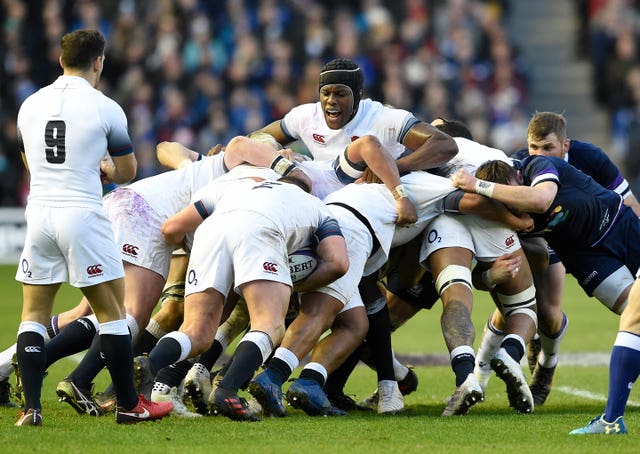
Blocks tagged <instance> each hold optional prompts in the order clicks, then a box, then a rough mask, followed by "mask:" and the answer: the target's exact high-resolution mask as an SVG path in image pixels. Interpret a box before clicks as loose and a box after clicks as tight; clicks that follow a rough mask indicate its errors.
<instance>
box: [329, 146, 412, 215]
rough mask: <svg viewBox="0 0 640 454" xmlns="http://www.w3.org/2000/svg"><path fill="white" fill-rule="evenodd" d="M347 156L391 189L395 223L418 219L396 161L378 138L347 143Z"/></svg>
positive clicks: (342, 164)
mask: <svg viewBox="0 0 640 454" xmlns="http://www.w3.org/2000/svg"><path fill="white" fill-rule="evenodd" d="M347 157H348V161H350V162H357V163H362V162H364V164H365V165H366V166H367V168H368V169H369V170H370V171H371V172H373V173H374V174H375V175H376V176H377V177H378V178H379V179H380V181H382V183H384V185H385V186H386V187H387V189H389V191H391V194H393V198H394V199H395V201H396V213H397V214H398V217H397V219H396V224H398V225H400V226H404V225H410V224H413V223H415V222H416V221H417V220H418V213H417V211H416V207H415V206H414V204H413V203H412V202H411V200H410V199H409V194H408V193H407V191H406V190H405V188H404V186H403V185H402V182H401V181H400V172H399V171H398V166H397V165H396V161H395V160H394V159H393V157H392V156H391V155H390V154H389V153H388V152H387V151H386V150H385V149H384V148H383V147H382V144H381V143H380V141H379V140H377V139H376V138H375V137H372V136H365V137H361V138H360V140H358V141H356V142H353V143H352V144H351V145H349V147H348V148H347ZM341 159H342V157H341ZM340 165H341V166H344V165H346V166H349V163H348V162H347V163H344V162H342V161H341V163H340Z"/></svg>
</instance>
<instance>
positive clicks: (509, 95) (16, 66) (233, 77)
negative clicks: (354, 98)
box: [0, 0, 624, 205]
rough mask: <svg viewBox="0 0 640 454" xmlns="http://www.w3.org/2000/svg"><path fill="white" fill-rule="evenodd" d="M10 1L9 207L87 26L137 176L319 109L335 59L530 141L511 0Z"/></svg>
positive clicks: (389, 98)
mask: <svg viewBox="0 0 640 454" xmlns="http://www.w3.org/2000/svg"><path fill="white" fill-rule="evenodd" d="M0 2H1V3H2V8H0V21H1V22H2V30H1V31H0V33H1V34H2V35H1V36H0V59H1V63H2V64H0V87H2V97H0V109H1V110H0V119H1V120H3V122H2V123H3V128H2V131H1V135H0V175H1V176H2V177H3V179H2V185H0V191H1V193H0V203H2V204H3V205H20V204H22V203H23V199H24V196H25V194H24V187H25V181H26V176H25V175H24V171H23V169H22V165H21V162H20V159H19V156H18V154H17V151H16V144H15V116H16V112H17V110H18V107H19V105H20V103H21V102H22V100H23V99H24V98H25V97H27V96H28V95H29V94H31V93H33V92H34V91H35V90H37V89H38V88H39V87H41V86H44V85H46V84H48V83H50V82H51V81H52V80H54V79H55V78H56V77H57V76H58V75H59V74H60V72H61V70H60V68H59V65H58V61H57V57H56V56H57V55H58V53H59V51H58V47H59V41H60V38H61V36H62V35H63V34H64V33H66V32H68V31H71V30H73V29H77V28H81V27H83V28H85V27H92V28H99V29H100V30H101V31H102V32H103V33H104V34H105V35H106V36H107V37H108V48H107V55H106V57H107V59H108V60H109V65H107V66H106V68H105V72H104V74H103V77H102V82H101V85H100V89H102V90H103V91H105V92H107V94H109V95H110V96H113V97H114V98H115V99H116V100H117V101H118V102H119V103H120V104H121V105H122V106H123V107H124V108H125V111H126V113H127V117H128V120H129V129H130V132H131V137H132V139H133V141H134V146H135V148H136V152H137V154H138V162H139V165H140V168H139V171H138V177H139V178H141V177H145V176H149V175H153V174H155V173H157V172H161V171H164V170H165V169H164V168H162V167H161V166H160V165H159V164H158V163H157V161H156V159H155V157H154V153H153V149H154V144H156V143H157V142H159V141H161V140H177V141H180V142H182V143H184V144H185V145H187V146H190V147H194V148H195V149H197V150H198V151H200V152H202V153H206V152H207V151H208V149H209V148H210V147H211V146H212V145H215V144H216V143H223V144H224V143H226V142H227V141H228V140H229V139H230V138H231V137H233V136H234V135H237V134H245V133H247V132H248V131H251V130H254V129H257V128H259V127H261V126H263V125H264V124H266V123H269V122H271V121H273V120H275V119H278V118H281V117H282V116H283V115H284V114H285V113H286V112H288V111H289V110H290V109H291V108H292V107H293V106H295V105H297V104H300V103H307V102H314V101H316V100H317V96H318V88H317V87H318V80H317V77H318V76H317V75H318V73H319V70H320V67H321V66H322V65H323V64H324V63H325V62H326V61H328V60H329V59H331V58H335V57H347V58H351V59H354V60H355V61H357V62H358V63H359V64H360V65H361V67H362V69H363V71H364V73H365V78H366V79H365V80H366V86H365V91H366V95H368V96H370V97H372V98H374V99H377V100H380V101H382V102H385V103H389V104H392V105H394V106H397V107H400V108H404V109H407V110H411V111H413V112H415V114H416V115H417V116H419V117H421V118H423V119H425V120H427V121H431V119H433V118H434V117H436V116H443V117H454V118H459V119H461V120H463V121H466V122H467V123H468V124H469V126H470V127H471V129H472V131H473V133H474V135H475V137H476V139H477V140H479V141H482V142H485V143H487V144H489V145H495V146H500V147H503V148H504V149H505V151H506V152H507V153H510V152H512V151H513V150H514V149H515V148H518V147H519V146H520V144H519V143H518V138H521V139H522V140H524V139H525V137H524V136H522V137H520V135H522V131H521V124H522V122H523V120H524V119H526V118H527V117H528V112H527V77H526V71H524V69H523V68H524V66H523V65H522V62H521V61H520V58H519V56H518V55H517V51H516V49H514V48H513V45H512V43H511V42H510V39H509V37H508V36H507V34H506V31H505V27H504V23H503V22H504V15H505V14H506V12H505V8H506V6H508V1H507V0H429V1H424V0H348V1H347V0H326V1H320V0H217V1H215V2H214V1H210V0H157V1H153V2H151V1H149V2H142V1H136V0H100V1H98V0H66V1H63V2H62V1H59V0H28V1H27V0H0ZM621 73H624V71H621ZM12 125H13V126H12Z"/></svg>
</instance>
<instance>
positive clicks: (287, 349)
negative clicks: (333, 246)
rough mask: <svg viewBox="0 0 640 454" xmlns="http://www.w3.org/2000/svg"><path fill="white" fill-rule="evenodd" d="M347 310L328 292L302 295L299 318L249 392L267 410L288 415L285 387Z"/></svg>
mask: <svg viewBox="0 0 640 454" xmlns="http://www.w3.org/2000/svg"><path fill="white" fill-rule="evenodd" d="M343 308H344V304H343V303H342V302H341V301H339V300H338V299H337V298H334V297H331V296H328V295H326V294H324V293H320V292H311V293H305V294H304V295H302V296H301V300H300V311H299V314H298V316H297V317H296V318H295V319H294V320H293V322H292V323H291V324H290V325H289V327H288V328H287V330H286V332H285V334H284V338H283V339H282V342H281V344H280V346H279V347H278V348H276V350H275V353H274V354H273V357H272V358H271V360H270V361H269V364H268V365H267V368H266V369H265V370H264V371H262V372H261V373H259V374H258V375H256V377H255V378H254V379H253V380H252V381H251V383H250V384H249V392H250V393H251V394H252V395H253V396H254V397H255V398H256V399H257V400H258V402H260V405H262V407H263V409H265V411H267V412H268V413H270V414H272V415H274V416H285V415H286V410H285V408H284V405H283V403H282V385H283V384H284V382H285V381H287V379H288V378H289V377H290V376H291V374H292V373H293V371H294V369H295V368H296V367H298V364H299V363H300V360H301V359H302V358H304V357H305V356H306V355H307V354H308V353H309V352H310V351H311V350H312V349H313V347H314V346H315V345H316V343H317V342H318V339H319V338H320V336H321V335H322V333H324V332H325V331H326V330H327V329H329V327H330V326H331V324H332V323H333V321H334V320H335V318H336V316H337V314H338V313H339V312H340V311H341V310H342V309H343Z"/></svg>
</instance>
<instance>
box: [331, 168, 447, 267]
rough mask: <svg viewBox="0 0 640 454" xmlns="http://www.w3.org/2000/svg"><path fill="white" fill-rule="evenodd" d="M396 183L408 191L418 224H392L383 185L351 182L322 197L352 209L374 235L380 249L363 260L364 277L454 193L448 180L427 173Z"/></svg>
mask: <svg viewBox="0 0 640 454" xmlns="http://www.w3.org/2000/svg"><path fill="white" fill-rule="evenodd" d="M400 180H401V181H402V184H403V185H404V186H405V187H406V189H407V191H408V192H409V194H410V197H411V200H412V201H413V203H414V205H415V206H416V210H417V213H418V222H416V223H415V224H414V225H412V226H409V227H397V226H396V225H395V220H396V218H397V217H398V214H397V213H396V209H395V200H394V198H393V196H392V195H391V192H390V191H389V190H388V189H387V187H386V186H385V185H383V184H355V183H351V184H348V185H346V186H345V187H344V188H342V189H339V190H337V191H335V192H332V193H331V194H329V195H328V196H326V197H325V198H324V202H325V203H327V204H332V203H342V204H345V205H348V206H350V207H351V208H353V209H355V210H356V211H358V213H360V214H361V215H362V216H363V217H365V218H366V219H367V221H368V222H369V224H370V226H371V228H372V230H373V232H375V235H376V237H377V239H378V241H379V242H380V249H379V250H378V251H377V252H376V253H375V254H374V255H373V256H371V257H370V258H369V260H368V261H367V264H366V266H365V271H364V275H365V276H367V275H369V274H371V273H373V272H374V271H376V270H378V268H380V267H381V266H382V265H383V264H384V262H386V260H387V258H388V254H389V250H390V249H391V247H392V246H393V247H395V246H399V245H401V244H404V243H406V242H408V241H410V240H412V239H413V238H415V237H416V236H417V235H419V234H420V232H421V231H422V230H423V229H424V227H425V226H426V225H427V224H428V223H429V222H431V220H433V218H434V217H436V216H437V215H439V214H440V213H442V212H444V203H443V199H444V198H445V197H446V196H447V194H449V193H451V192H453V191H455V188H454V187H453V186H452V185H451V181H450V180H448V179H446V178H443V177H439V176H437V175H432V174H430V173H428V172H423V171H415V172H409V173H408V174H406V175H403V176H402V177H401V178H400ZM338 222H340V219H338Z"/></svg>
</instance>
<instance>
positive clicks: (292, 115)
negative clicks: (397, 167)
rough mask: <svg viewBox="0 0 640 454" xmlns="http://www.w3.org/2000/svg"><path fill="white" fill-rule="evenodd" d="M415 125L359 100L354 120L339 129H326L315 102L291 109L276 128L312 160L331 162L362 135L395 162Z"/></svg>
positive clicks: (402, 114)
mask: <svg viewBox="0 0 640 454" xmlns="http://www.w3.org/2000/svg"><path fill="white" fill-rule="evenodd" d="M418 122H419V120H418V119H417V118H416V117H415V116H414V115H413V114H412V113H411V112H408V111H406V110H402V109H394V108H391V107H386V106H384V105H382V104H381V103H379V102H377V101H372V100H371V99H363V100H361V101H360V106H359V107H358V112H357V113H356V116H355V117H354V118H352V119H351V121H350V122H349V123H347V124H346V125H344V126H343V127H342V128H341V129H331V128H329V127H328V126H327V123H326V122H325V120H324V113H323V111H322V107H321V105H320V103H319V102H316V103H312V104H303V105H300V106H297V107H294V108H293V109H291V111H289V113H287V114H286V115H285V116H284V118H283V119H282V121H281V123H280V124H281V127H282V130H283V132H284V133H285V134H287V135H288V136H290V137H292V138H294V139H300V140H302V142H304V144H305V145H306V147H307V148H308V149H309V152H310V153H311V155H312V156H313V159H314V160H316V161H324V160H329V159H335V158H336V157H337V156H338V155H339V154H340V153H342V152H343V151H344V150H345V148H346V147H347V146H348V145H349V144H350V143H351V142H353V141H354V140H355V139H357V138H359V137H362V136H365V135H373V136H376V137H377V138H378V140H380V142H381V143H382V145H383V146H384V148H385V150H386V151H387V152H388V153H389V154H391V156H393V158H394V159H398V158H399V157H400V155H401V154H402V153H403V152H404V150H405V148H404V146H403V145H402V141H403V140H404V137H405V136H406V134H407V132H408V131H409V130H410V129H411V128H412V127H413V126H414V125H415V124H416V123H418Z"/></svg>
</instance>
